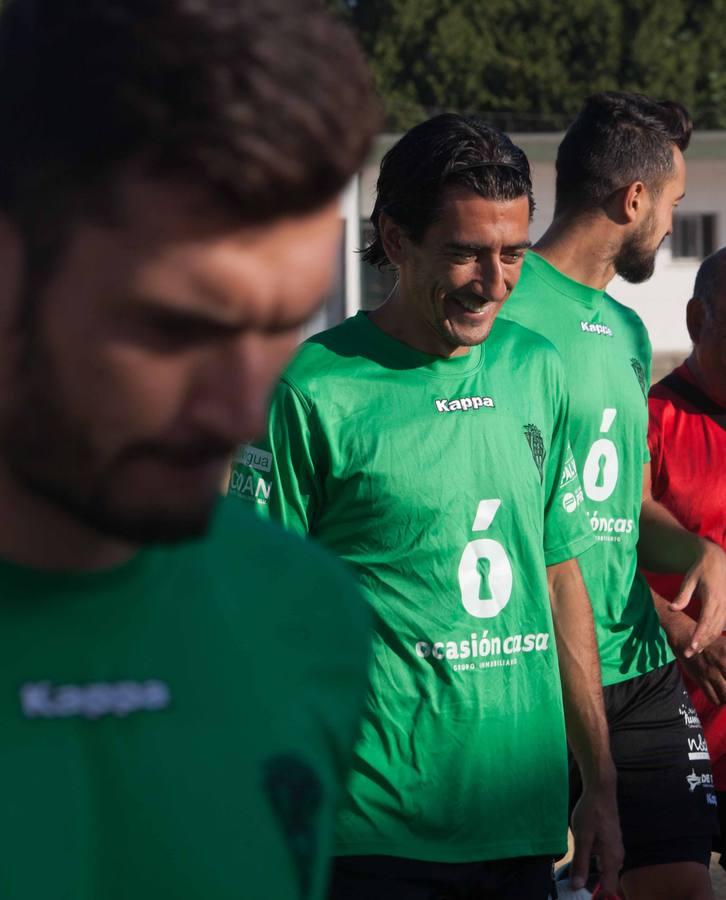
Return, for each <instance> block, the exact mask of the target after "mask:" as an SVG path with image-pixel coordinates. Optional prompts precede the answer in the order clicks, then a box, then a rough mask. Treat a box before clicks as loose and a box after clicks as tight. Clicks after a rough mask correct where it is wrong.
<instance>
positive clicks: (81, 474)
mask: <svg viewBox="0 0 726 900" xmlns="http://www.w3.org/2000/svg"><path fill="white" fill-rule="evenodd" d="M59 383H60V382H59V379H57V378H56V377H55V373H54V369H53V366H52V364H51V361H50V359H49V354H48V353H47V352H44V350H43V348H42V347H40V346H38V344H37V342H36V341H33V343H32V345H29V347H28V349H27V351H26V353H25V354H24V360H23V362H22V364H21V365H20V366H19V367H18V372H17V376H16V379H15V384H16V385H17V392H16V395H15V397H14V398H13V400H12V402H11V405H10V407H9V408H8V409H7V410H6V411H5V414H4V416H3V421H1V422H0V453H1V454H2V457H3V461H4V463H5V465H6V466H7V469H8V471H9V473H10V475H11V477H12V478H13V479H14V480H15V482H16V483H17V484H18V485H19V486H20V487H21V489H22V490H24V491H26V492H29V493H31V494H34V495H35V496H37V497H40V498H42V499H43V500H46V501H49V502H50V503H51V504H52V505H54V506H55V507H57V508H58V509H60V510H61V511H62V512H64V513H65V514H67V515H68V516H69V517H71V518H72V519H75V520H76V521H77V522H79V523H80V524H82V525H83V526H85V527H87V528H89V529H91V530H93V531H96V532H99V533H101V534H103V535H105V536H108V537H109V538H114V539H120V540H123V541H127V542H128V543H131V544H135V545H140V544H148V543H157V542H159V543H168V542H177V541H181V540H186V539H190V538H195V537H199V536H201V535H203V534H204V533H205V531H206V530H207V528H208V525H209V521H210V518H211V515H212V512H213V509H214V506H215V505H216V501H217V496H216V495H214V496H211V497H210V498H209V502H208V503H206V504H204V505H202V504H199V506H198V508H196V509H194V510H186V511H185V513H184V514H183V515H180V513H179V512H178V511H174V510H168V509H163V508H159V507H158V506H156V507H155V506H153V504H151V503H150V502H149V500H148V498H146V497H136V498H132V499H133V500H135V502H136V505H134V503H129V502H128V499H129V498H127V497H124V498H123V500H122V499H119V498H118V497H117V496H116V495H115V494H114V480H115V478H116V477H117V476H118V473H119V471H121V470H123V466H124V464H125V463H126V462H127V460H128V459H129V457H130V458H132V459H133V457H134V455H135V450H134V448H128V449H127V450H126V451H122V452H120V453H119V454H117V456H116V457H114V458H113V459H112V460H110V461H108V462H107V463H105V464H101V462H100V460H99V454H98V453H97V452H96V451H95V450H94V448H93V445H92V442H91V440H90V437H89V436H88V435H87V433H86V429H85V428H84V427H83V425H82V423H81V422H79V421H78V420H77V418H76V417H75V416H74V415H73V413H72V412H71V410H70V404H68V403H67V402H66V401H65V400H64V398H63V397H62V395H61V393H60V387H59Z"/></svg>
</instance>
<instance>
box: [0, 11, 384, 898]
mask: <svg viewBox="0 0 726 900" xmlns="http://www.w3.org/2000/svg"><path fill="white" fill-rule="evenodd" d="M353 111H354V112H353ZM0 121H2V123H3V129H2V135H1V136H0V266H1V267H2V273H3V277H2V284H1V286H0V498H1V502H0V584H1V585H2V592H1V595H0V656H1V657H2V666H3V678H2V684H1V685H0V795H2V806H1V809H0V845H1V846H2V848H3V850H2V861H1V862H0V893H2V896H3V897H4V898H7V900H41V898H61V897H63V898H68V900H70V898H73V900H130V898H134V900H146V898H154V900H171V898H175V900H177V898H178V900H192V898H194V900H198V898H204V900H233V898H234V900H239V898H240V897H246V898H250V900H252V898H265V900H317V898H320V897H321V896H322V895H323V893H324V891H325V886H326V883H327V871H328V861H329V855H330V844H331V837H332V819H333V811H334V809H335V806H336V802H337V799H338V795H339V793H340V788H341V785H342V783H343V781H344V779H345V776H346V774H347V769H348V766H349V762H350V756H351V752H352V744H353V737H354V734H355V732H356V730H357V726H358V720H359V718H360V710H361V708H362V703H363V697H364V691H365V682H366V660H367V655H366V654H367V647H368V642H369V641H368V634H367V632H368V624H369V623H368V616H367V615H366V613H365V610H364V607H363V602H362V600H360V598H359V596H358V593H357V591H356V588H355V585H354V584H353V582H352V580H351V579H350V578H349V577H346V575H345V573H344V572H343V571H342V569H341V567H340V565H339V563H337V561H335V560H333V559H331V558H328V557H325V556H324V555H323V554H322V553H320V552H319V551H317V550H315V549H314V548H312V547H305V546H304V545H303V543H302V542H301V541H298V540H297V539H293V537H292V536H290V535H285V534H284V533H282V532H281V531H280V530H278V529H276V528H273V527H272V526H268V525H266V524H265V523H262V522H259V521H256V520H255V519H253V518H252V517H251V516H239V515H238V514H237V513H238V512H239V510H235V509H230V504H219V503H218V488H219V484H220V481H221V478H222V473H223V472H224V470H225V469H226V467H227V465H228V460H229V457H230V456H231V454H232V452H233V449H234V447H235V446H236V445H237V444H239V443H240V442H242V441H245V440H247V439H249V438H250V437H251V436H252V435H254V434H256V433H257V432H258V431H259V429H260V428H261V427H262V425H263V422H264V411H265V406H266V402H267V395H268V393H269V390H270V388H271V386H272V384H273V382H274V381H275V380H276V378H277V377H278V375H279V371H280V369H281V367H282V365H283V364H284V363H285V362H286V360H287V357H288V355H289V353H290V352H291V351H292V349H293V347H294V346H295V344H296V342H297V332H298V326H299V325H300V324H301V323H302V322H304V321H305V320H306V319H307V318H308V317H309V315H310V314H311V313H312V312H313V310H315V309H316V308H317V306H318V304H319V303H320V300H321V297H322V296H323V295H324V294H325V292H326V291H327V289H328V285H329V282H330V278H331V273H332V270H333V265H334V259H335V256H336V253H337V248H338V240H339V221H338V220H339V214H338V209H337V202H336V197H337V194H338V193H339V191H340V190H341V189H342V188H343V186H344V185H345V183H346V182H347V180H348V179H349V178H350V177H351V175H352V174H353V173H354V172H355V171H356V169H357V167H358V166H359V165H360V163H361V161H362V159H363V158H364V156H365V153H366V151H367V148H368V145H369V143H370V139H371V136H372V133H373V131H374V130H375V124H376V114H375V107H374V104H373V103H372V99H371V95H370V89H369V86H368V77H367V74H366V70H365V66H364V65H363V62H362V60H361V57H360V55H359V53H358V51H357V50H356V48H355V45H354V44H353V43H352V40H351V38H350V36H349V35H348V34H347V32H346V31H345V30H344V29H342V28H341V27H340V26H339V25H337V24H335V23H334V22H333V21H332V20H331V19H330V18H328V16H327V15H326V14H325V13H324V12H323V11H322V10H321V9H320V7H319V6H318V4H317V3H315V2H312V0H310V2H308V0H296V2H295V3H294V4H293V3H289V2H288V0H259V2H257V3H255V4H254V5H252V4H245V3H230V2H228V0H143V2H138V0H93V2H73V3H61V2H58V0H6V2H3V4H2V12H1V13H0ZM206 532H208V534H206V535H205V533H206ZM321 585H322V587H321Z"/></svg>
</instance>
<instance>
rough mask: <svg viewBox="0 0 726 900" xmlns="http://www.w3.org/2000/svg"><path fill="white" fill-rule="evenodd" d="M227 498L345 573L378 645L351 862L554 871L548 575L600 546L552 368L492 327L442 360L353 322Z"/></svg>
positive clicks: (539, 350)
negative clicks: (536, 864)
mask: <svg viewBox="0 0 726 900" xmlns="http://www.w3.org/2000/svg"><path fill="white" fill-rule="evenodd" d="M231 489H232V492H233V493H236V494H237V495H238V496H240V497H242V498H245V499H247V500H249V501H250V502H251V503H254V505H255V506H256V508H257V509H258V510H259V511H260V512H262V513H265V514H266V513H270V512H271V513H272V514H273V515H274V516H276V517H278V518H280V519H282V520H283V521H284V522H285V524H286V525H287V526H288V527H290V528H293V529H295V530H296V531H298V532H301V533H310V534H311V535H313V536H314V537H315V538H317V539H318V540H319V541H320V542H321V543H323V544H324V545H325V546H326V547H328V548H329V549H331V550H333V551H334V552H335V553H336V554H338V555H339V556H341V557H343V558H344V559H345V560H346V561H347V562H348V563H349V564H350V565H351V566H352V567H353V569H354V570H355V572H356V573H357V575H358V578H359V581H360V583H361V584H362V586H363V589H364V592H365V595H366V596H367V598H368V600H369V601H370V603H371V606H372V607H373V611H374V619H375V626H376V637H375V640H374V658H373V664H372V669H371V686H370V692H369V697H368V704H367V710H366V714H365V717H364V724H363V733H362V738H361V740H360V741H359V743H358V744H357V746H356V751H355V759H354V764H353V768H354V770H353V774H352V778H351V780H350V782H349V798H348V801H347V804H346V806H345V809H344V812H343V813H342V815H341V817H340V819H339V821H338V827H337V840H336V852H337V853H338V854H340V855H346V854H352V855H359V854H388V855H393V856H403V857H409V858H415V859H422V860H434V861H444V862H446V861H449V862H465V861H473V860H486V859H502V858H507V857H516V856H529V855H535V854H548V853H552V854H554V853H559V852H560V851H562V850H563V849H564V847H565V844H566V840H565V832H566V823H567V814H566V813H567V810H566V806H567V778H566V747H565V735H564V724H563V713H562V699H561V688H560V682H559V670H558V663H557V655H556V648H555V642H554V636H553V630H552V617H551V611H550V602H549V595H548V589H547V581H546V568H545V567H546V565H547V564H554V563H557V562H561V561H563V560H566V559H569V558H571V557H573V556H574V555H576V554H578V553H580V552H581V551H582V550H584V549H585V548H587V547H589V546H590V545H591V543H592V535H591V534H590V530H589V528H588V526H587V521H586V519H585V517H584V515H583V512H582V506H581V505H580V506H579V508H578V504H579V503H580V501H581V499H582V495H581V491H580V486H579V483H578V480H577V473H576V469H575V466H574V464H573V460H572V456H571V453H570V450H569V443H568V439H567V395H566V390H565V387H564V381H563V374H562V364H561V362H560V360H559V357H558V356H557V354H556V352H555V351H554V349H553V348H552V347H551V345H549V344H548V343H547V342H545V341H543V340H542V339H541V338H540V337H539V336H537V335H534V334H532V333H531V332H528V331H527V330H525V329H522V328H520V327H518V326H516V325H512V324H511V323H508V322H504V323H495V325H494V329H493V331H492V334H491V336H490V338H489V339H488V340H487V342H486V344H484V345H482V346H480V347H473V348H472V349H471V351H470V353H468V354H467V355H464V356H457V357H452V358H450V359H443V358H440V357H434V356H429V355H427V354H425V353H421V352H419V351H417V350H414V349H413V348H411V347H409V346H407V345H405V344H402V343H400V342H399V341H397V340H395V339H393V338H392V337H390V336H388V335H387V334H385V333H384V332H383V331H381V330H380V329H379V328H378V327H377V326H376V325H374V324H373V323H372V322H371V321H370V320H369V319H368V317H367V316H366V315H365V314H363V313H359V314H358V315H357V316H356V317H355V318H353V319H349V320H348V321H346V322H345V323H343V324H342V325H340V326H338V327H336V328H334V329H332V330H330V331H327V332H325V333H323V334H321V335H318V336H317V337H314V338H312V339H311V340H309V341H308V342H307V343H306V344H305V345H303V347H302V349H301V351H300V353H299V355H298V356H297V358H296V359H295V360H294V361H293V363H292V364H291V366H290V368H289V370H288V371H287V373H286V374H285V376H284V378H283V380H282V383H281V385H280V387H279V389H278V390H277V393H276V395H275V397H274V399H273V403H272V409H271V413H270V420H269V434H268V437H267V439H266V440H265V441H261V442H259V445H258V446H256V447H246V448H244V450H243V451H242V452H241V453H240V456H239V460H238V462H237V464H236V466H235V467H234V470H233V474H232V481H231Z"/></svg>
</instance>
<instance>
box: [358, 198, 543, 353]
mask: <svg viewBox="0 0 726 900" xmlns="http://www.w3.org/2000/svg"><path fill="white" fill-rule="evenodd" d="M380 230H381V238H382V240H383V245H384V247H385V249H386V253H387V254H388V258H389V259H390V260H391V262H392V263H393V264H394V265H395V266H397V268H398V274H399V281H398V285H397V287H396V289H395V290H394V292H393V293H392V295H391V296H390V297H389V298H388V300H387V301H386V302H385V304H384V305H383V306H381V307H379V309H377V310H376V311H375V312H373V313H372V314H371V318H372V319H373V321H374V322H375V323H376V324H377V325H378V326H379V327H380V328H381V329H382V330H384V331H386V332H387V333H389V334H391V335H392V336H393V337H395V338H397V339H398V340H400V341H402V342H404V343H406V344H409V345H410V346H412V347H415V348H416V349H418V350H422V351H424V352H425V353H429V354H431V355H435V356H443V357H449V356H457V355H461V354H464V353H468V352H469V348H470V347H472V346H475V345H477V344H481V343H482V342H483V341H485V340H486V339H487V337H488V335H489V332H490V331H491V328H492V325H493V324H494V320H495V318H496V316H497V314H498V313H499V310H500V309H501V308H502V305H503V304H504V302H505V301H506V299H507V298H508V297H509V295H510V294H511V292H512V290H513V289H514V287H515V285H516V284H517V281H518V280H519V276H520V273H521V270H522V261H523V259H524V254H525V252H526V250H527V248H528V247H529V238H528V231H529V202H528V199H527V197H526V196H522V197H517V198H516V199H515V200H487V199H484V198H483V197H480V196H479V195H478V194H477V193H475V192H474V191H472V190H470V189H468V188H465V187H462V186H459V185H451V186H449V187H447V188H445V189H444V192H443V194H442V198H441V208H440V212H439V215H438V216H437V218H436V219H435V221H434V222H432V224H431V225H430V226H429V228H428V229H427V230H426V232H425V233H424V235H423V238H422V239H421V240H420V241H419V242H418V243H415V242H414V241H412V240H411V239H410V238H409V237H408V236H407V235H406V234H405V232H404V231H403V230H402V229H401V228H399V226H398V225H396V223H395V222H393V221H392V220H391V219H390V218H388V216H386V215H385V214H382V216H381V221H380Z"/></svg>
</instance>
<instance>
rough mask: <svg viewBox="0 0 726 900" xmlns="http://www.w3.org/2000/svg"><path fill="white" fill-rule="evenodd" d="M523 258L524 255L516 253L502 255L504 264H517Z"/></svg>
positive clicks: (519, 252)
mask: <svg viewBox="0 0 726 900" xmlns="http://www.w3.org/2000/svg"><path fill="white" fill-rule="evenodd" d="M523 257H524V253H523V252H521V251H517V252H516V253H503V254H502V259H503V260H504V262H505V263H510V264H513V263H518V262H519V261H520V260H521V259H522V258H523Z"/></svg>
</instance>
